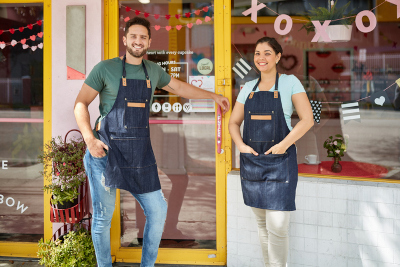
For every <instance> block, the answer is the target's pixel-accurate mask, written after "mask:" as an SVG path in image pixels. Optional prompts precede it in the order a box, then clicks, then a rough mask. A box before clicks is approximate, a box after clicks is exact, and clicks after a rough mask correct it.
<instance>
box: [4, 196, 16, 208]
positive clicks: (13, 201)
mask: <svg viewBox="0 0 400 267" xmlns="http://www.w3.org/2000/svg"><path fill="white" fill-rule="evenodd" d="M9 199H11V200H12V205H10V204H8V200H9ZM14 204H15V200H14V199H13V198H12V197H8V198H7V199H6V205H7V206H9V207H12V206H14Z"/></svg>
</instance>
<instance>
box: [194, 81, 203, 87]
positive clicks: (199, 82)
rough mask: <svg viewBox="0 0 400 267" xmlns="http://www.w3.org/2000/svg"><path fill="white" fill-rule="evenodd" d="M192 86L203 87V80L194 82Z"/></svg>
mask: <svg viewBox="0 0 400 267" xmlns="http://www.w3.org/2000/svg"><path fill="white" fill-rule="evenodd" d="M191 84H192V85H194V86H196V87H201V86H202V85H203V81H202V80H192V81H191Z"/></svg>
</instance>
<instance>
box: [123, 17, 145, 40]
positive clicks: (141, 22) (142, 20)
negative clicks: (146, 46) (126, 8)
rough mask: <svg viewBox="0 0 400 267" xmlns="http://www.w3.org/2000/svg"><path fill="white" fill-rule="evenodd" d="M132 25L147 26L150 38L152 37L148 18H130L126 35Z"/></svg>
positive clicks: (126, 25) (126, 27) (126, 26)
mask: <svg viewBox="0 0 400 267" xmlns="http://www.w3.org/2000/svg"><path fill="white" fill-rule="evenodd" d="M132 25H142V26H144V27H146V29H147V31H148V32H149V39H150V38H151V32H150V22H149V21H148V20H147V19H145V18H141V17H134V18H133V19H130V20H128V21H127V22H126V24H125V37H126V35H127V34H128V32H129V27H131V26H132Z"/></svg>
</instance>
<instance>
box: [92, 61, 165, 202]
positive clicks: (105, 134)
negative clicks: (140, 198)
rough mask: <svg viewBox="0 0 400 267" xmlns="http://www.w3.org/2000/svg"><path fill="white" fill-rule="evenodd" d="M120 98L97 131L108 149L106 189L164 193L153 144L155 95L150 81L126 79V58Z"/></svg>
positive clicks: (135, 192) (147, 79)
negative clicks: (151, 114) (152, 112)
mask: <svg viewBox="0 0 400 267" xmlns="http://www.w3.org/2000/svg"><path fill="white" fill-rule="evenodd" d="M122 66H123V73H122V78H121V80H120V85H119V90H118V95H117V98H116V100H115V103H114V106H113V107H112V108H111V111H110V112H109V113H108V114H107V115H106V116H105V117H104V118H103V119H102V120H101V121H100V122H99V123H98V125H97V127H96V131H97V133H98V135H99V137H100V140H101V141H103V142H104V143H105V144H106V145H107V146H108V148H109V149H108V152H107V153H108V159H107V164H106V169H105V171H104V178H105V186H107V187H112V188H120V189H125V190H127V191H129V192H131V193H134V194H143V193H148V192H153V191H156V190H159V189H161V185H160V180H159V177H158V171H157V165H156V159H155V157H154V153H153V148H152V147H151V143H150V129H149V114H150V99H151V95H152V89H151V83H150V79H149V75H148V73H147V69H146V66H145V65H144V62H143V61H142V66H143V69H144V73H145V75H146V80H136V79H126V70H125V56H124V58H123V60H122Z"/></svg>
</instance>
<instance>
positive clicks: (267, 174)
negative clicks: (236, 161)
mask: <svg viewBox="0 0 400 267" xmlns="http://www.w3.org/2000/svg"><path fill="white" fill-rule="evenodd" d="M240 177H241V179H243V180H247V181H252V182H262V181H267V182H280V183H286V182H288V181H289V155H288V153H287V152H285V154H268V155H264V154H259V155H258V156H255V155H253V154H251V153H240Z"/></svg>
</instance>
